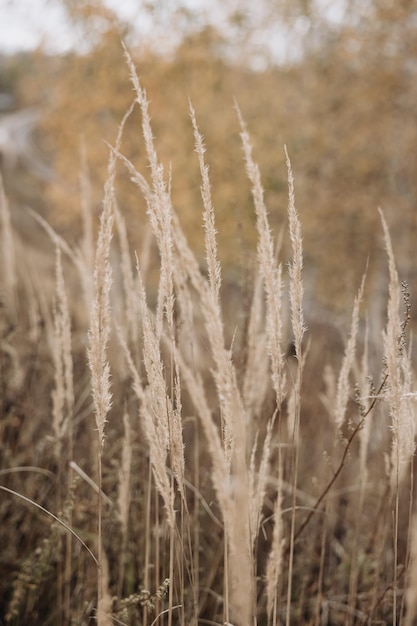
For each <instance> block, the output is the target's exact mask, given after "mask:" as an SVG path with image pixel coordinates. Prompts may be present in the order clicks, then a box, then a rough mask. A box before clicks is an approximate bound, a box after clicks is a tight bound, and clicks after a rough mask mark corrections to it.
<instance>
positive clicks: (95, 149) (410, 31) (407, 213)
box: [17, 0, 417, 312]
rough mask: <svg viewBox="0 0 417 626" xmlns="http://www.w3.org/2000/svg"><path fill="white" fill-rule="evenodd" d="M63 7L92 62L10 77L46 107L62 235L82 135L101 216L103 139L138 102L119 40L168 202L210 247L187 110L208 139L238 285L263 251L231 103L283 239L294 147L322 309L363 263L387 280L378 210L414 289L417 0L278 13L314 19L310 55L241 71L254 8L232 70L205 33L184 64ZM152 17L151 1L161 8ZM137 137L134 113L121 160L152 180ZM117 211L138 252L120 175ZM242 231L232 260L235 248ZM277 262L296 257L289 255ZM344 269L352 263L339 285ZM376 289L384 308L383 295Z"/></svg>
mask: <svg viewBox="0 0 417 626" xmlns="http://www.w3.org/2000/svg"><path fill="white" fill-rule="evenodd" d="M64 4H65V5H66V7H67V9H68V12H69V15H70V16H71V18H72V19H74V20H76V21H77V23H79V24H82V25H83V27H84V32H85V33H86V34H87V33H89V32H93V31H94V33H95V38H93V39H92V40H91V41H92V42H93V43H92V45H90V48H89V50H88V52H85V53H83V54H77V53H75V52H74V53H72V54H69V55H67V56H65V57H62V58H50V57H48V56H47V55H42V53H41V52H39V51H38V52H37V53H35V54H34V55H33V59H36V64H35V65H36V67H37V71H34V69H33V67H32V64H33V63H34V61H32V60H30V59H28V58H25V60H24V63H27V64H28V65H27V68H26V69H27V71H26V72H18V73H17V77H18V78H19V87H18V89H19V90H21V91H22V93H24V94H25V100H29V99H30V98H29V93H30V94H31V95H32V98H37V99H38V101H39V102H40V103H42V107H43V111H44V115H43V120H42V125H41V133H40V141H41V145H42V150H43V151H44V153H45V154H47V155H48V159H49V160H50V162H51V164H52V165H53V167H54V170H55V180H54V181H53V182H51V183H49V184H48V185H47V187H46V189H45V190H44V191H45V193H46V206H45V213H46V214H47V217H48V219H50V220H51V221H52V223H53V224H55V225H56V226H58V227H59V228H63V229H66V230H67V233H66V235H67V236H68V232H72V233H77V231H78V229H79V225H80V199H79V191H78V189H79V183H78V179H79V173H80V150H79V146H80V140H81V138H83V140H84V141H85V143H86V145H87V154H88V162H89V171H90V175H91V180H92V189H93V203H94V208H95V210H96V211H97V212H98V211H99V210H100V203H101V196H102V188H103V182H104V180H105V175H106V167H107V159H108V152H109V149H108V146H107V145H106V142H109V143H112V142H113V141H114V138H115V135H116V129H117V125H118V124H119V122H120V120H121V118H122V116H123V114H124V112H125V111H126V109H127V108H128V106H129V104H130V102H131V101H132V98H133V93H132V87H131V83H130V81H129V76H128V70H127V67H126V64H125V62H124V57H123V50H122V45H121V40H122V39H124V38H126V40H127V41H128V42H129V48H130V49H131V51H132V53H133V55H134V57H135V62H136V65H137V71H138V74H139V76H140V80H141V82H142V84H143V86H144V87H145V88H146V90H147V93H148V97H149V100H150V113H151V116H152V123H153V129H154V133H155V139H156V145H157V149H158V152H159V155H160V158H161V160H162V162H163V164H164V166H165V168H166V177H167V179H168V178H169V179H170V180H171V185H172V198H173V203H174V206H175V208H176V210H177V211H178V213H179V215H180V218H181V220H182V222H183V224H184V227H185V230H186V232H187V234H188V235H189V237H190V239H191V242H192V244H193V246H194V248H195V249H196V250H198V251H201V250H202V239H203V238H202V228H201V206H202V203H201V199H200V176H199V170H198V163H197V157H196V155H195V154H194V152H193V150H194V147H193V143H194V140H193V135H192V129H191V123H190V120H189V112H188V108H189V100H191V102H192V104H193V106H194V108H195V110H196V113H197V120H198V123H199V126H200V132H202V134H203V135H204V137H205V141H206V144H207V161H208V163H209V164H210V175H211V183H212V191H213V199H214V205H215V209H216V214H217V227H218V231H219V235H218V237H219V246H220V256H221V260H222V261H223V263H224V262H226V263H227V264H228V265H229V267H230V268H231V275H233V267H235V266H237V264H238V263H241V261H242V257H244V258H245V259H248V264H249V259H250V251H253V250H254V249H255V241H254V236H255V234H254V229H253V227H252V226H253V223H254V210H253V206H252V202H251V196H250V185H249V183H248V182H247V180H246V176H245V172H244V166H243V161H242V151H241V148H240V138H239V126H238V123H237V117H236V113H235V111H234V100H236V102H237V103H238V105H239V107H240V109H241V111H242V114H243V117H244V119H245V120H246V122H247V124H248V128H249V131H250V132H251V135H252V138H253V143H254V155H255V158H256V160H257V161H258V163H259V165H260V169H261V173H262V178H263V184H264V187H265V192H266V201H267V205H268V208H269V211H270V218H271V224H272V225H273V228H274V230H275V233H276V234H277V235H278V233H279V230H280V229H281V227H282V226H284V225H285V220H286V204H287V183H286V175H287V173H286V166H285V159H284V149H283V146H284V144H286V145H287V147H288V151H289V154H290V158H291V160H292V166H293V171H294V176H295V185H296V204H297V207H298V210H299V212H300V215H301V217H302V223H303V228H304V240H305V257H306V268H307V269H306V272H307V273H306V277H307V279H308V284H307V291H310V293H313V292H314V298H312V300H314V302H315V303H319V304H320V305H325V306H326V307H328V306H330V303H331V306H332V308H333V309H335V308H336V309H337V312H341V311H344V309H345V308H346V303H347V302H350V301H351V299H352V295H353V294H354V293H355V292H356V289H357V287H358V285H359V282H360V278H361V276H362V273H363V272H364V270H365V267H366V264H367V260H368V258H369V273H370V275H371V276H372V275H375V276H377V275H378V274H379V272H380V271H381V269H382V270H383V271H385V267H384V265H382V266H381V263H385V261H384V260H383V259H384V257H383V255H382V254H381V240H382V237H381V228H380V225H379V217H378V212H377V207H378V206H380V207H382V208H383V210H384V211H385V213H386V216H387V219H388V222H389V224H390V228H391V232H392V235H393V239H394V246H395V252H396V254H397V259H398V262H399V266H400V269H401V272H402V277H404V278H406V279H407V280H408V281H409V282H411V283H413V282H415V281H416V280H417V279H416V272H415V269H414V267H413V263H412V260H411V259H412V255H413V252H414V247H415V243H416V241H417V239H416V234H417V223H416V220H417V213H416V207H415V205H416V198H417V177H416V166H417V163H416V143H417V125H416V111H415V107H416V104H415V103H416V101H417V98H416V95H417V94H416V90H417V86H416V81H415V75H416V71H417V37H416V28H417V26H416V14H417V6H416V5H417V3H416V1H415V0H400V1H397V2H392V1H388V0H383V1H382V2H367V3H355V2H352V3H349V4H347V5H346V8H345V18H344V20H343V21H342V22H340V23H337V24H335V23H329V22H328V21H326V20H325V19H319V18H320V15H319V14H318V13H317V8H315V3H313V2H304V3H303V2H300V3H297V5H296V8H295V5H292V6H293V9H292V10H290V8H289V7H290V5H289V4H288V3H284V5H285V6H284V5H282V7H281V14H280V15H281V18H282V19H283V20H286V24H287V26H288V25H291V23H292V22H291V20H294V19H295V18H298V17H300V15H304V17H305V19H306V20H307V21H308V23H309V24H310V30H309V31H308V32H307V31H306V34H305V38H304V55H303V56H302V57H301V60H299V61H297V62H293V63H291V64H290V63H287V64H275V65H274V64H272V63H271V64H269V65H268V66H267V67H264V68H263V69H262V70H258V71H255V70H254V69H251V67H250V65H249V64H248V54H247V50H246V49H245V47H244V42H245V36H244V35H245V29H246V32H248V31H249V29H250V23H249V22H248V19H244V18H245V10H246V4H243V5H242V15H240V17H239V16H237V15H236V14H235V13H232V14H231V20H232V21H233V20H234V22H233V24H234V26H236V28H240V29H241V33H240V35H241V36H240V38H239V39H238V40H239V42H240V45H241V46H242V48H241V54H240V57H241V59H242V61H241V62H240V63H239V62H238V61H237V60H236V59H237V58H238V57H239V49H238V50H237V53H236V54H235V55H234V56H233V59H232V58H231V57H230V55H229V52H228V51H229V50H230V46H231V41H230V40H227V38H225V35H224V33H223V32H221V31H220V30H219V29H216V28H214V27H213V26H211V25H206V26H203V27H201V28H199V29H198V30H196V29H194V30H192V29H190V30H188V31H187V32H186V33H185V34H184V36H183V38H182V41H181V44H180V45H179V46H178V47H177V48H176V50H175V53H172V54H170V55H168V54H162V53H160V52H159V44H158V41H154V42H153V45H152V46H150V45H149V46H146V45H144V44H143V42H138V41H135V37H134V34H133V33H132V30H131V28H130V27H129V25H126V24H124V23H123V22H122V21H121V20H120V19H116V16H115V15H114V13H112V12H111V11H110V10H109V9H107V8H106V9H105V8H104V7H103V5H102V3H101V2H99V0H95V1H94V2H91V1H88V0H83V1H82V2H72V1H71V0H66V2H65V3H64ZM226 5H227V3H226ZM262 7H263V9H265V7H266V8H268V7H269V11H270V12H269V17H270V20H271V23H273V20H277V19H278V18H277V16H278V13H277V11H278V8H277V5H275V3H269V4H268V3H262ZM283 7H284V9H285V10H282V9H283ZM148 8H149V7H148ZM157 9H158V7H157V6H153V11H154V13H155V12H156V13H157ZM161 10H162V9H161ZM315 11H316V12H315ZM265 15H266V16H267V15H268V14H266V13H264V17H265ZM246 17H247V16H246ZM236 41H237V40H236ZM162 48H163V45H162V42H161V49H162ZM235 52H236V51H235ZM138 131H139V132H138ZM139 133H140V114H139V112H138V111H135V113H134V114H133V116H132V117H131V119H130V120H129V122H128V124H127V128H126V131H125V136H124V141H123V152H124V153H125V154H126V156H127V157H128V158H129V159H131V160H132V161H133V163H134V164H135V166H136V167H137V168H138V169H139V170H140V171H141V172H143V173H145V174H146V160H145V156H144V146H143V143H141V142H140V140H139V137H140V134H139ZM118 200H119V203H120V207H121V209H122V211H123V213H124V214H125V215H126V216H127V219H128V223H129V234H130V237H131V240H132V243H133V245H134V246H135V247H138V246H140V244H141V241H142V237H143V232H142V223H143V216H144V211H145V205H144V201H143V200H142V199H141V198H140V194H139V193H138V191H137V190H136V189H135V188H134V186H133V184H132V183H130V181H129V180H128V176H127V174H126V172H125V171H124V168H123V166H120V175H119V185H118ZM236 232H237V233H238V237H239V240H240V242H241V245H240V246H239V247H238V249H234V248H233V247H231V245H230V241H231V239H234V238H235V235H236ZM283 258H284V260H287V253H286V250H285V249H284V251H283ZM381 259H382V260H381ZM335 266H339V267H342V268H343V271H344V273H345V280H344V281H343V282H341V281H340V278H339V276H340V272H334V268H335ZM371 284H372V283H371ZM376 284H377V283H376V282H375V285H376ZM415 286H417V285H414V287H415ZM374 290H375V298H377V293H376V291H377V287H375V288H374Z"/></svg>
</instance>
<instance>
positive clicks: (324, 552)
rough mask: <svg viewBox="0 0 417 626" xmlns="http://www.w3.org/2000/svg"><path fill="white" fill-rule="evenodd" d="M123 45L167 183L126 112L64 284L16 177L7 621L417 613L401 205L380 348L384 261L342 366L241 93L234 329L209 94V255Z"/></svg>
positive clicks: (331, 619)
mask: <svg viewBox="0 0 417 626" xmlns="http://www.w3.org/2000/svg"><path fill="white" fill-rule="evenodd" d="M126 56H127V60H128V65H129V69H130V72H131V78H132V84H133V87H134V93H135V106H136V105H138V106H139V109H140V112H141V117H142V133H143V137H144V144H145V150H146V154H147V157H148V162H149V171H148V172H147V173H148V174H149V180H147V178H146V176H144V175H143V174H141V173H139V172H137V171H136V170H135V167H134V165H133V164H132V163H130V162H129V161H128V160H127V159H126V158H125V157H124V156H123V155H122V154H121V138H122V132H123V125H124V121H125V120H123V123H122V124H121V127H120V130H119V134H118V137H117V139H116V142H115V146H114V148H113V147H110V149H109V150H110V157H109V171H108V179H107V182H106V186H105V190H104V202H103V208H102V213H101V219H100V224H99V225H98V236H97V241H96V243H95V244H94V240H93V232H94V227H93V226H94V225H93V224H92V221H91V220H92V217H91V208H90V207H89V200H88V167H87V164H86V162H85V157H84V156H83V157H82V175H81V178H80V182H81V192H82V193H81V202H82V206H83V216H84V236H83V240H82V241H81V244H80V249H79V250H72V249H71V248H70V247H69V246H68V245H67V244H66V243H65V242H64V241H63V240H62V239H61V238H60V237H59V235H57V234H56V233H54V232H53V231H52V229H50V228H49V227H48V226H47V225H45V224H44V223H42V225H43V226H44V228H45V229H46V230H47V231H48V234H49V236H50V238H51V240H52V243H53V244H54V246H55V248H56V254H55V289H46V288H44V289H42V284H41V283H40V282H39V278H38V276H37V271H38V269H37V263H36V262H33V263H31V262H30V259H29V262H28V259H27V258H26V259H25V263H26V264H25V266H24V267H25V268H30V270H29V271H28V270H25V271H24V270H22V268H21V266H22V267H23V265H22V263H23V259H22V258H20V257H19V254H17V253H16V251H17V250H21V248H19V245H18V243H19V234H18V233H17V232H15V231H14V229H13V223H12V222H13V221H12V220H11V216H10V212H9V207H8V205H7V201H6V198H5V195H4V193H3V190H2V189H1V190H0V215H1V249H2V258H3V263H2V265H1V268H0V269H1V280H2V282H1V291H0V294H1V308H0V385H1V389H0V402H1V405H0V407H1V426H0V434H1V438H2V467H1V469H0V482H1V485H0V492H1V498H0V516H1V517H0V519H1V523H2V534H1V551H0V566H1V571H2V572H3V574H4V575H3V576H2V580H1V583H0V594H1V596H0V597H1V599H0V602H1V613H2V616H3V617H2V619H3V622H4V623H6V624H19V625H25V624H35V623H36V624H45V625H48V624H62V625H68V624H80V625H81V624H88V623H94V621H97V622H98V623H99V624H101V625H106V626H107V625H108V624H132V625H133V624H143V625H147V626H151V625H152V626H153V625H154V624H165V623H166V624H169V625H171V624H181V625H187V626H188V625H193V624H194V625H197V624H233V625H234V626H247V625H255V624H259V625H260V626H261V625H268V626H277V625H283V624H286V625H287V626H289V625H290V624H293V625H297V626H299V625H301V626H302V625H304V624H305V625H307V624H308V625H314V626H323V625H326V624H329V625H330V624H332V625H333V624H334V625H339V624H340V625H345V624H401V623H403V624H405V625H406V626H410V625H411V624H413V623H414V621H415V619H416V618H417V609H416V605H417V602H416V594H415V588H416V585H417V578H416V543H417V542H416V532H415V524H416V521H415V519H416V518H415V507H414V481H413V454H414V446H415V443H414V442H415V420H416V410H415V401H416V393H415V392H414V387H413V384H414V383H413V363H412V358H411V354H412V353H411V350H410V349H409V346H410V343H411V342H410V329H409V326H410V304H409V294H408V293H407V286H406V285H403V286H402V287H401V286H400V284H399V278H398V274H397V270H396V267H395V259H394V251H393V244H392V243H391V240H390V236H389V229H388V227H387V224H386V221H385V218H384V216H383V214H382V213H381V222H382V225H381V233H383V236H384V238H385V244H386V249H387V257H388V271H387V282H388V285H389V297H388V303H387V319H386V328H385V331H384V334H383V337H381V345H380V346H370V345H369V341H368V336H369V335H370V333H369V332H368V327H371V326H372V322H373V320H372V319H370V320H368V321H367V322H366V323H365V322H364V319H365V318H366V315H365V294H366V289H365V280H364V281H363V282H362V284H361V285H360V287H359V291H358V295H357V297H356V299H355V301H354V305H353V312H352V321H351V327H350V332H348V333H347V335H348V339H347V342H346V346H345V349H344V350H341V349H340V347H339V346H338V345H337V344H336V343H334V344H333V345H332V350H331V351H332V358H331V359H330V361H331V362H327V361H326V359H325V357H324V353H323V352H322V351H321V346H322V343H321V342H322V341H324V340H325V337H326V335H327V334H328V335H329V336H331V333H332V332H333V330H332V328H331V327H330V326H328V327H325V326H323V325H322V326H321V327H319V326H318V325H317V326H315V324H314V323H312V324H311V328H310V329H309V328H308V325H309V320H308V315H307V313H306V311H304V306H303V293H304V285H303V272H302V270H303V242H302V233H301V225H302V220H300V218H299V216H298V214H297V212H296V208H295V195H294V194H295V192H294V180H293V174H292V168H291V163H290V159H289V156H288V154H287V153H286V151H285V156H286V162H287V168H288V184H289V201H288V233H289V239H290V242H291V249H292V258H291V259H290V263H289V271H288V275H287V272H286V269H285V266H284V265H283V263H282V262H280V261H279V260H277V255H278V256H279V248H280V246H279V245H278V244H277V242H275V241H274V237H273V233H272V232H271V230H270V227H269V223H268V212H267V208H266V206H265V203H264V197H263V190H262V184H261V173H260V171H259V168H258V167H257V165H256V163H255V160H254V157H253V153H252V147H251V141H250V136H249V132H248V129H247V128H246V126H245V123H244V121H243V117H242V115H241V113H240V112H239V111H238V113H237V118H238V120H237V122H238V124H240V130H241V138H242V145H243V154H244V161H245V165H246V170H247V173H248V178H249V181H250V185H251V187H252V194H253V200H254V211H255V215H256V228H257V233H258V248H257V254H254V255H253V264H254V272H253V276H254V279H253V284H252V283H250V284H247V285H246V287H245V289H246V292H248V293H249V292H250V291H251V294H252V297H251V300H250V302H249V303H248V306H247V310H245V311H243V313H244V314H243V315H242V314H241V313H242V312H241V311H237V312H236V318H235V320H233V321H232V324H231V325H230V322H226V316H225V313H224V306H225V304H226V303H227V297H228V294H227V292H225V291H224V290H223V289H222V268H221V267H220V264H219V260H218V253H217V242H216V224H215V215H216V207H214V206H213V202H212V196H211V189H210V178H209V168H208V166H207V163H206V160H205V146H204V140H203V137H202V135H201V133H200V131H199V128H198V123H197V116H196V113H195V111H194V110H193V108H192V106H191V107H190V113H191V120H190V134H191V136H192V133H193V134H194V141H195V146H196V153H197V156H196V157H192V155H190V158H197V159H198V162H199V166H200V172H201V180H202V182H201V195H202V225H203V228H204V232H203V235H202V236H204V240H205V251H206V256H205V259H204V260H201V262H200V261H199V260H198V259H197V258H196V257H195V255H194V254H193V252H192V248H191V247H190V245H189V243H188V242H187V241H186V238H185V236H184V234H183V232H182V229H181V225H180V220H179V219H178V216H177V214H176V212H175V208H174V207H173V205H172V202H171V199H170V180H169V176H168V175H167V174H166V172H165V171H164V168H163V166H162V164H161V163H160V161H159V159H158V154H157V150H156V146H155V141H154V138H153V135H152V129H151V122H150V113H149V105H148V101H147V98H146V94H145V92H144V90H143V89H142V87H141V85H140V82H139V80H138V78H137V76H136V71H135V68H134V65H133V62H132V60H131V58H130V57H129V54H128V53H127V51H126ZM131 112H132V109H130V110H129V112H128V113H127V115H130V114H131ZM125 119H126V118H125ZM82 154H84V151H82ZM118 162H119V165H120V166H122V167H125V168H126V169H127V171H128V172H129V174H130V176H131V179H132V181H133V183H134V184H136V185H137V186H138V188H139V193H142V194H143V196H144V198H145V201H146V203H147V207H148V217H149V226H148V227H144V234H143V246H144V249H143V250H142V251H140V250H139V251H137V252H136V261H135V260H134V259H135V254H134V253H133V252H132V251H131V250H130V249H129V243H128V228H127V226H126V224H125V222H124V219H123V215H122V210H121V209H120V208H119V207H118V206H117V176H116V166H117V164H118ZM38 221H39V222H42V220H41V219H40V218H38ZM114 229H115V230H116V231H117V235H118V237H117V238H113V230H114ZM149 232H150V233H151V236H152V238H153V242H154V244H155V246H154V252H155V255H154V256H155V258H157V259H158V262H159V267H160V273H159V283H158V285H156V286H155V285H154V284H152V283H151V282H150V281H149V279H148V275H147V267H148V265H149V264H148V261H147V259H149ZM307 245H308V243H307ZM93 247H95V252H94V253H93ZM277 251H278V252H277ZM62 253H64V255H63V254H62ZM30 254H31V253H30V251H27V255H28V256H29V255H30ZM247 254H248V255H249V254H250V251H247ZM93 259H94V261H93ZM53 267H54V259H53V246H51V261H50V269H51V272H53ZM337 269H338V268H336V269H335V271H337ZM341 273H342V268H341ZM341 279H342V276H341ZM78 285H79V286H78ZM80 294H81V297H80ZM242 297H243V296H242ZM401 301H403V306H402V305H401ZM402 308H403V309H404V312H403V313H401V309H402ZM305 318H307V320H306V319H305ZM34 320H38V322H37V323H36V322H35V321H34ZM84 320H88V323H85V322H84ZM378 323H379V320H378ZM315 328H317V329H319V328H321V330H320V331H319V330H317V331H316V332H315ZM230 336H232V337H234V339H233V341H232V342H231V343H230V342H229V343H228V340H227V337H230ZM381 347H382V350H381V349H380V348H381ZM378 350H379V353H378V359H379V363H380V369H379V371H374V369H373V365H372V364H371V362H370V353H371V351H372V354H375V351H376V352H378ZM317 351H318V352H319V355H320V358H319V359H318V360H317V358H316V359H315V361H314V367H310V366H309V362H310V361H309V360H310V359H313V356H314V353H315V352H316V354H317ZM333 357H334V358H333ZM335 359H336V360H337V359H338V361H339V369H338V371H335V370H334V367H333V366H334V363H335ZM374 362H375V358H373V360H372V363H374ZM318 364H319V366H320V367H318Z"/></svg>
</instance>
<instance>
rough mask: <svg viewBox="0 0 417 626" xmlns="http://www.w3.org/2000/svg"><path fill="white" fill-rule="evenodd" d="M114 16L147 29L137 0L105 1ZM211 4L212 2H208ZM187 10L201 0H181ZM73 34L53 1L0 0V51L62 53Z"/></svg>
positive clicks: (139, 0) (74, 38)
mask: <svg viewBox="0 0 417 626" xmlns="http://www.w3.org/2000/svg"><path fill="white" fill-rule="evenodd" d="M105 1H106V4H108V5H109V6H110V7H111V8H113V9H115V10H116V11H117V12H118V14H119V15H120V16H121V17H122V18H125V19H127V20H129V21H131V22H135V23H140V26H141V30H142V31H144V32H146V31H147V30H149V29H150V28H151V23H150V21H149V19H146V17H147V16H146V13H145V12H144V11H143V10H141V8H140V7H141V0H105ZM212 1H213V0H212ZM182 4H184V5H188V6H189V7H193V8H196V7H199V8H201V7H202V6H203V5H204V2H202V1H201V0H182ZM76 40H77V34H76V32H74V29H71V28H70V27H69V25H68V22H67V20H66V18H65V12H64V11H63V9H62V8H61V7H60V3H59V1H57V0H0V51H4V52H16V51H17V50H30V49H33V48H36V47H37V46H38V45H40V44H43V45H44V46H45V47H46V48H47V49H49V50H51V51H57V52H64V51H66V50H68V49H69V48H71V46H73V45H74V42H76Z"/></svg>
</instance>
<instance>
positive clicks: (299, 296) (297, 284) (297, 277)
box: [285, 147, 305, 626]
mask: <svg viewBox="0 0 417 626" xmlns="http://www.w3.org/2000/svg"><path fill="white" fill-rule="evenodd" d="M285 158H286V162H287V170H288V197H289V201H288V219H289V230H290V239H291V246H292V261H291V263H290V266H289V276H290V309H291V324H292V329H293V333H294V351H295V357H296V359H297V374H296V379H295V386H294V398H295V406H294V414H295V418H294V432H293V438H292V440H293V446H294V454H293V464H292V477H293V482H292V510H291V531H290V538H289V547H290V551H289V563H288V589H287V611H286V625H287V626H289V624H290V621H291V596H292V577H293V567H294V540H295V518H296V502H297V483H298V463H299V452H300V441H299V430H300V415H301V381H302V370H303V354H302V341H303V335H304V332H305V324H304V314H303V292H304V287H303V281H302V269H303V245H302V236H301V223H300V220H299V218H298V215H297V212H296V210H295V200H294V178H293V174H292V168H291V162H290V159H289V156H288V152H287V148H286V147H285Z"/></svg>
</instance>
